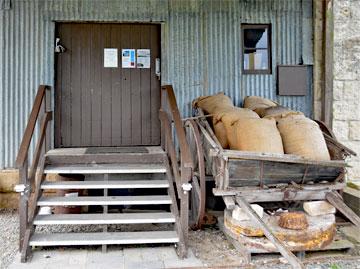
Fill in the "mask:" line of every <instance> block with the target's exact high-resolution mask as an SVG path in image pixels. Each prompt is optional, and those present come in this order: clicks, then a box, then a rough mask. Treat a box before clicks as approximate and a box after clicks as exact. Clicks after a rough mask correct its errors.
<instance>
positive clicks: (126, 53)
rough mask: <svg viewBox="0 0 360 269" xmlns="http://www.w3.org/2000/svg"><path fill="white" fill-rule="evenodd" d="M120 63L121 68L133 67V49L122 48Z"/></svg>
mask: <svg viewBox="0 0 360 269" xmlns="http://www.w3.org/2000/svg"><path fill="white" fill-rule="evenodd" d="M121 63H122V64H121V66H122V68H135V67H136V66H135V49H123V50H122V53H121Z"/></svg>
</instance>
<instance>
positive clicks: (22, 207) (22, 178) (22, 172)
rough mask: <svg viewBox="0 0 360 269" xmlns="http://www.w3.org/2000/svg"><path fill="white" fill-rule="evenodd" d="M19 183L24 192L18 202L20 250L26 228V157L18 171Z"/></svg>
mask: <svg viewBox="0 0 360 269" xmlns="http://www.w3.org/2000/svg"><path fill="white" fill-rule="evenodd" d="M19 183H20V184H23V186H24V188H25V189H24V192H22V193H21V196H20V200H19V218H20V241H19V247H20V249H22V246H23V242H24V237H25V231H26V229H27V227H28V200H29V186H28V158H27V156H26V158H25V160H24V162H23V165H22V167H20V169H19Z"/></svg>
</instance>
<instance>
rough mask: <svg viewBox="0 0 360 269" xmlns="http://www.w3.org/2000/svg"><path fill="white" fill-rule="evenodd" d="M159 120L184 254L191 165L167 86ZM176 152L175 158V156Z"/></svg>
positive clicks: (179, 122)
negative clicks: (171, 179)
mask: <svg viewBox="0 0 360 269" xmlns="http://www.w3.org/2000/svg"><path fill="white" fill-rule="evenodd" d="M159 117H160V121H161V126H162V128H161V129H162V134H161V136H162V139H161V141H162V147H163V148H164V150H165V151H166V153H167V155H168V158H169V160H170V165H171V170H172V174H173V178H174V180H175V186H176V193H177V199H178V200H179V204H180V210H179V211H180V213H179V215H180V216H179V221H180V227H181V232H182V235H183V238H184V242H183V243H184V244H185V251H186V246H187V238H188V228H189V191H190V190H191V184H190V181H191V179H192V172H193V162H192V157H191V153H190V148H189V144H188V142H187V140H186V135H185V128H184V123H183V121H182V120H181V117H180V112H179V108H178V106H177V102H176V97H175V93H174V90H173V87H172V86H171V85H164V86H162V87H161V109H160V112H159ZM173 134H174V135H175V139H176V141H177V142H178V147H176V145H175V141H174V139H173ZM177 148H178V150H179V154H177V151H176V149H177ZM178 156H179V158H178Z"/></svg>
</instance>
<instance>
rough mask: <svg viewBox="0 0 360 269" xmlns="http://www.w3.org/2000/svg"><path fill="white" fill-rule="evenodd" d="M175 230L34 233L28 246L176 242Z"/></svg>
mask: <svg viewBox="0 0 360 269" xmlns="http://www.w3.org/2000/svg"><path fill="white" fill-rule="evenodd" d="M177 242H179V238H178V236H177V234H176V232H175V231H147V232H105V233H102V232H98V233H53V234H39V233H35V234H34V235H33V236H32V237H31V240H30V246H81V245H127V244H149V243H177Z"/></svg>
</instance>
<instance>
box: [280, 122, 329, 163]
mask: <svg viewBox="0 0 360 269" xmlns="http://www.w3.org/2000/svg"><path fill="white" fill-rule="evenodd" d="M278 129H279V131H280V134H281V138H282V140H283V144H284V150H285V153H288V154H295V155H299V156H303V157H305V158H307V159H312V160H316V161H329V160H330V154H329V151H328V148H327V145H326V142H325V138H324V136H323V134H322V132H321V130H320V127H319V125H318V124H317V123H316V122H315V121H313V120H311V119H309V118H306V117H293V116H290V117H286V118H283V119H280V120H279V122H278Z"/></svg>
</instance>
